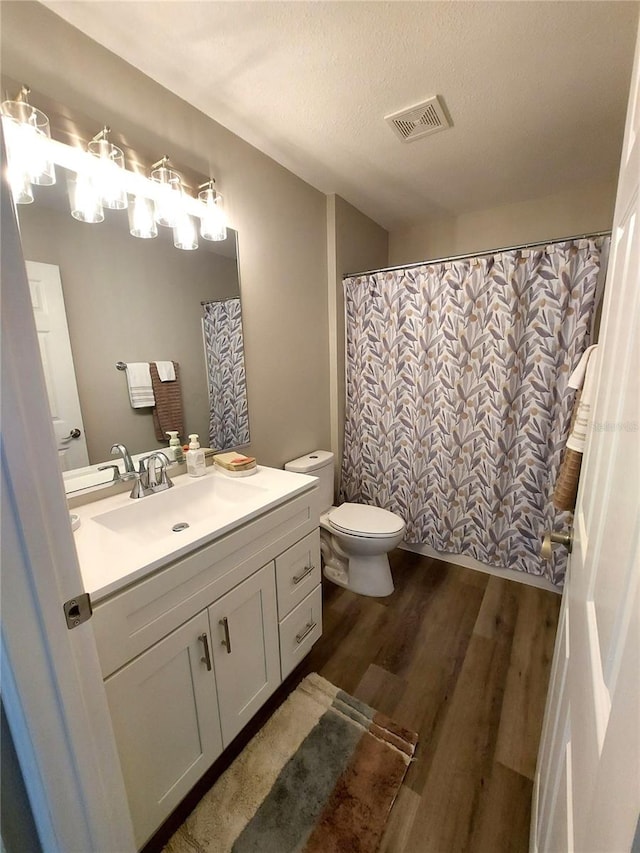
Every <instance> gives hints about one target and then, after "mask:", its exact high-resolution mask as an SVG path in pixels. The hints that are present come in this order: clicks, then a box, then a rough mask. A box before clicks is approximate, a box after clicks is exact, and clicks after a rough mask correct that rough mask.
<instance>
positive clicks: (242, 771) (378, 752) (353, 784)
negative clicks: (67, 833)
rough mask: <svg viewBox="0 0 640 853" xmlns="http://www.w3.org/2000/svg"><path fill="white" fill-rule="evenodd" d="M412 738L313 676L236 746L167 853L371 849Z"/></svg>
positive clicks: (359, 852) (369, 852)
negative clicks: (248, 738)
mask: <svg viewBox="0 0 640 853" xmlns="http://www.w3.org/2000/svg"><path fill="white" fill-rule="evenodd" d="M416 742H417V735H416V734H415V733H414V732H409V731H406V730H405V729H402V728H401V727H400V726H397V725H396V724H395V723H393V722H392V721H391V720H389V719H388V718H387V717H385V716H384V715H382V714H379V713H378V712H377V711H374V710H373V709H372V708H369V706H368V705H365V704H364V703H363V702H360V701H358V700H357V699H354V697H353V696H349V695H348V694H347V693H343V692H342V690H339V689H338V688H337V687H334V686H333V685H332V684H330V683H329V682H328V681H325V679H324V678H321V677H320V676H319V675H316V674H315V673H314V674H312V675H309V676H307V677H306V678H305V679H304V680H303V681H302V682H301V683H300V685H299V686H298V687H297V689H296V690H294V692H293V693H292V694H291V695H290V696H289V697H288V698H287V699H286V701H285V702H284V703H283V704H282V705H281V706H280V708H278V710H277V711H276V712H275V714H274V715H273V716H272V717H271V719H270V720H269V721H268V722H267V723H266V725H265V726H264V727H263V728H262V729H261V730H260V731H259V732H258V734H257V735H256V736H255V737H254V738H253V740H252V741H251V742H250V743H249V744H248V745H247V746H246V747H245V749H244V750H243V752H242V753H241V754H240V755H239V756H238V758H237V759H236V760H235V761H234V763H233V764H232V765H231V767H229V769H228V770H227V771H226V772H225V773H224V774H223V775H222V776H221V777H220V779H219V780H218V781H217V782H216V784H215V785H214V786H213V788H212V789H211V790H210V791H209V792H208V793H207V794H205V796H204V797H203V798H202V800H201V801H200V803H199V804H198V806H197V807H196V808H195V810H194V811H193V812H192V813H191V815H189V817H188V818H187V820H186V821H185V822H184V824H183V825H182V826H181V827H180V829H179V830H178V831H177V832H176V833H175V835H174V836H173V837H172V838H171V840H170V841H169V843H168V845H167V846H166V848H165V851H166V853H205V851H206V853H227V851H233V853H249V851H254V852H255V853H293V851H301V853H302V851H304V853H346V851H349V853H373V851H375V850H376V849H377V847H378V844H379V842H380V839H381V837H382V832H383V830H384V826H385V824H386V821H387V818H388V817H389V812H390V810H391V806H392V805H393V801H394V800H395V798H396V795H397V793H398V790H399V788H400V784H401V782H402V780H403V778H404V775H405V773H406V771H407V767H408V765H409V762H410V761H411V757H412V755H413V753H414V750H415V747H416Z"/></svg>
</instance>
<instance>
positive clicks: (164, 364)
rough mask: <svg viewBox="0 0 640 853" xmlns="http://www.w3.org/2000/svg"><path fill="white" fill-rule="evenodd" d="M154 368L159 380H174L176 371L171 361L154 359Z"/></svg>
mask: <svg viewBox="0 0 640 853" xmlns="http://www.w3.org/2000/svg"><path fill="white" fill-rule="evenodd" d="M156 370H157V371H158V379H159V380H160V382H175V379H176V372H175V370H174V368H173V362H172V361H156Z"/></svg>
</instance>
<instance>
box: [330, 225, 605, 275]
mask: <svg viewBox="0 0 640 853" xmlns="http://www.w3.org/2000/svg"><path fill="white" fill-rule="evenodd" d="M610 236H611V231H594V232H593V233H592V234H576V235H575V236H573V237H562V238H559V237H556V238H554V239H553V240H536V242H535V243H522V244H521V245H520V246H503V247H502V248H501V249H488V250H487V251H486V252H468V253H467V254H466V255H452V256H451V257H449V258H434V259H433V260H426V261H416V262H415V263H412V264H398V266H397V267H384V269H379V270H366V271H365V272H352V273H347V274H346V275H343V276H342V278H343V279H345V278H356V277H358V276H363V275H374V274H375V273H378V272H395V271H396V270H410V269H414V268H415V267H424V266H429V265H430V264H444V263H448V262H449V261H464V260H466V259H467V258H482V257H484V256H485V255H495V254H498V253H499V252H515V251H517V250H518V249H532V248H534V247H535V246H547V245H549V244H552V243H567V242H568V241H569V240H587V239H590V238H592V237H610Z"/></svg>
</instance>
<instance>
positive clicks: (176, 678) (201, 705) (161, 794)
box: [105, 611, 222, 847]
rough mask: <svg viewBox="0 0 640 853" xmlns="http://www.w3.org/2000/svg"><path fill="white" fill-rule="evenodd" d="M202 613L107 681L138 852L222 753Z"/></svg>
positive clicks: (206, 634) (203, 613)
mask: <svg viewBox="0 0 640 853" xmlns="http://www.w3.org/2000/svg"><path fill="white" fill-rule="evenodd" d="M205 638H206V643H207V646H206V649H207V651H208V648H209V646H208V644H209V642H210V638H209V621H208V619H207V613H206V611H203V612H202V613H199V614H198V615H197V616H194V617H193V619H190V620H189V621H188V622H187V623H186V624H184V625H182V626H181V627H180V628H178V629H177V630H176V631H174V632H173V633H172V634H169V636H168V637H165V638H164V639H163V640H161V641H160V642H159V643H156V645H155V646H152V647H151V648H150V649H149V650H148V651H146V652H144V653H143V654H142V655H140V657H138V658H136V659H135V660H134V661H132V662H131V663H129V664H127V665H126V666H125V667H123V668H122V669H121V670H119V671H118V672H116V673H115V675H112V676H110V677H109V678H107V680H106V681H105V688H106V691H107V698H108V700H109V707H110V709H111V719H112V722H113V729H114V732H115V736H116V742H117V744H118V752H119V753H120V761H121V764H122V772H123V774H124V781H125V785H126V788H127V794H128V797H129V804H130V806H131V817H132V820H133V829H134V833H135V838H136V843H137V844H138V846H139V847H142V845H143V844H144V843H145V841H147V840H148V839H149V837H150V836H151V835H152V834H153V833H154V832H155V831H156V829H158V827H159V826H160V824H161V823H162V821H163V820H164V819H165V818H166V817H167V816H168V815H169V814H170V813H171V812H172V811H173V809H174V808H175V807H176V806H177V805H178V803H179V802H180V801H181V800H182V798H183V797H184V796H185V795H186V794H188V793H189V791H190V790H191V788H193V786H194V785H195V783H196V782H197V781H198V779H199V778H200V777H201V776H202V774H203V773H204V772H205V770H207V769H208V768H209V767H210V766H211V765H212V764H213V762H214V761H215V759H216V758H217V757H218V756H219V755H220V753H221V752H222V737H221V734H220V718H219V716H218V702H217V697H216V684H215V679H214V674H213V669H212V665H211V658H210V657H209V658H208V660H209V663H208V664H207V654H206V652H205V645H204V643H205Z"/></svg>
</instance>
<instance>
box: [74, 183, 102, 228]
mask: <svg viewBox="0 0 640 853" xmlns="http://www.w3.org/2000/svg"><path fill="white" fill-rule="evenodd" d="M67 188H68V190H69V203H70V205H71V215H72V216H73V218H74V219H77V220H78V221H79V222H103V221H104V210H103V209H102V204H101V202H100V192H99V190H98V187H97V186H96V185H95V183H94V181H93V178H92V177H91V176H90V175H82V174H80V175H76V176H75V177H69V178H67Z"/></svg>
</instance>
